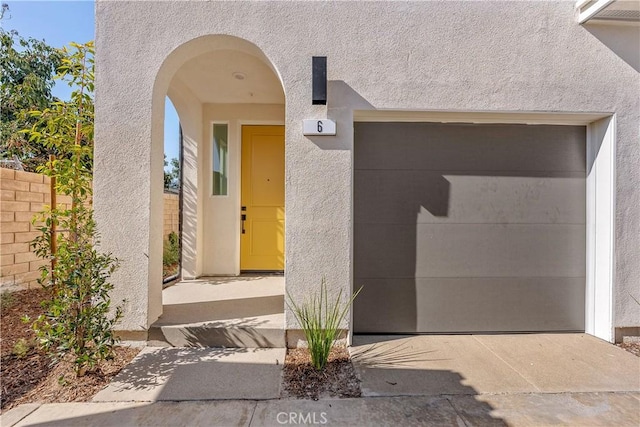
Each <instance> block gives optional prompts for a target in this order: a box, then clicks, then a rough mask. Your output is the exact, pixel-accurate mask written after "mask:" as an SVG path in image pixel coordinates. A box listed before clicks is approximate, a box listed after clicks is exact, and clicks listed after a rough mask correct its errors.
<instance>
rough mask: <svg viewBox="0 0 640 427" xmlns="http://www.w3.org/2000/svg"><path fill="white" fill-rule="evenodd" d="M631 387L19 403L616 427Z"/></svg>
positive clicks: (136, 417) (68, 413) (623, 425)
mask: <svg viewBox="0 0 640 427" xmlns="http://www.w3.org/2000/svg"><path fill="white" fill-rule="evenodd" d="M639 411H640V394H638V393H561V394H551V393H537V394H507V395H480V396H464V395H462V396H410V397H409V396H405V397H366V398H361V399H323V400H319V401H312V400H266V401H250V400H216V401H206V402H203V401H199V402H155V403H143V402H101V403H57V404H48V405H42V406H40V405H22V406H20V407H18V408H16V409H14V410H12V411H10V412H8V413H7V414H6V415H2V426H3V427H12V426H16V427H24V426H51V427H53V426H59V427H73V426H78V427H86V426H114V427H115V426H119V427H128V426H149V427H158V426H172V427H174V426H175V427H178V426H194V427H195V426H203V427H204V426H207V427H209V426H225V427H226V426H278V425H328V426H394V427H395V426H524V427H529V426H536V427H538V426H560V425H562V426H581V427H582V426H584V427H587V426H612V427H613V426H615V427H637V426H638V423H640V417H639Z"/></svg>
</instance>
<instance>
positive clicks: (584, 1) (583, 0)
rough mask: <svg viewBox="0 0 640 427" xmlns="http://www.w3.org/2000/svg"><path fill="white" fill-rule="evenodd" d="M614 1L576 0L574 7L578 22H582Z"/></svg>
mask: <svg viewBox="0 0 640 427" xmlns="http://www.w3.org/2000/svg"><path fill="white" fill-rule="evenodd" d="M614 1H615V0H596V1H589V0H580V1H578V3H577V4H576V9H578V23H579V24H584V23H585V22H587V21H588V20H589V19H591V18H593V17H594V15H596V14H597V13H598V12H600V11H601V10H603V9H604V8H606V7H607V6H609V5H610V4H611V3H613V2H614ZM583 8H584V9H583Z"/></svg>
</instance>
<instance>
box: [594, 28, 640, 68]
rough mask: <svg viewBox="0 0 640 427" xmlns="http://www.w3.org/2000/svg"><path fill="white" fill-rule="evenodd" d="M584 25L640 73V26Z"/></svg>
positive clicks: (595, 65)
mask: <svg viewBox="0 0 640 427" xmlns="http://www.w3.org/2000/svg"><path fill="white" fill-rule="evenodd" d="M583 27H584V28H585V29H586V30H587V31H589V32H590V33H591V34H592V35H593V36H594V37H595V38H597V39H598V40H599V41H600V42H601V43H602V44H604V45H605V46H607V47H608V48H609V49H611V51H613V52H614V53H615V54H616V55H618V57H619V58H620V59H622V60H623V61H624V62H626V63H627V64H629V65H630V66H631V67H633V69H634V70H636V71H637V72H639V73H640V26H637V25H610V24H609V25H607V24H585V25H583ZM594 67H598V64H594Z"/></svg>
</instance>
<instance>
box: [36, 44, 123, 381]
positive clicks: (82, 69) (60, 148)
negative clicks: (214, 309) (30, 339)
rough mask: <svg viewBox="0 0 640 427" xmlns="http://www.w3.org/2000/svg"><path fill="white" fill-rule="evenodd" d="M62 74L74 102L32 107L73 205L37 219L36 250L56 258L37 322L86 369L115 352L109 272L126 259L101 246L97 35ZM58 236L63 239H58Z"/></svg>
mask: <svg viewBox="0 0 640 427" xmlns="http://www.w3.org/2000/svg"><path fill="white" fill-rule="evenodd" d="M63 53H64V58H63V60H62V65H61V66H60V67H59V68H58V78H60V79H62V80H64V81H66V82H67V83H69V84H70V85H71V86H73V87H75V88H76V90H74V91H73V92H72V93H71V100H70V101H65V102H63V101H58V102H55V103H54V104H53V105H52V106H51V107H49V108H45V109H44V110H42V111H31V112H29V114H30V115H31V116H32V117H33V118H35V119H36V123H35V125H34V126H33V128H32V129H30V130H28V129H27V130H25V133H28V135H29V140H30V141H31V140H34V141H39V142H42V143H43V144H44V145H45V146H46V147H47V149H48V150H49V151H50V153H56V158H52V159H51V160H50V161H49V162H47V163H46V164H45V165H43V166H41V167H39V168H38V171H39V172H42V173H44V174H46V175H47V176H50V177H51V179H52V180H54V179H55V188H56V191H57V193H58V194H65V195H67V196H70V198H71V206H70V207H69V206H64V205H59V206H52V207H50V208H49V207H45V210H44V211H43V212H42V213H41V214H40V215H38V217H36V218H34V225H35V226H36V227H37V229H38V230H39V231H40V232H41V234H40V236H38V237H37V238H36V239H34V241H33V242H32V245H33V246H34V248H35V253H36V254H37V255H38V256H39V257H40V258H42V259H46V260H48V261H50V263H47V264H46V265H44V266H43V267H41V272H42V275H41V278H40V280H39V281H40V283H41V284H42V286H43V287H45V288H47V289H49V290H50V291H51V299H50V300H47V301H45V302H44V303H43V308H44V311H45V313H44V314H42V315H40V316H39V317H38V318H37V319H36V320H35V322H33V329H34V331H35V333H36V337H37V339H38V343H39V345H40V346H41V347H42V348H43V349H44V350H45V351H47V353H48V354H49V355H50V356H52V357H53V359H54V360H62V359H67V358H68V359H70V360H71V361H72V363H74V365H75V371H76V374H77V375H78V376H82V375H84V374H85V373H86V372H87V371H89V370H93V369H94V368H95V366H96V364H97V363H98V362H99V361H100V360H103V359H105V358H108V357H109V356H111V355H112V352H113V346H114V345H115V343H116V342H117V338H116V337H115V335H114V333H113V329H114V326H115V324H116V322H118V320H119V319H120V317H121V316H122V309H121V307H111V299H110V296H109V292H110V291H111V290H112V289H113V285H112V284H111V283H109V277H110V276H111V274H112V273H113V272H114V270H115V269H116V268H117V265H118V261H117V260H116V259H115V258H113V257H112V256H111V255H110V254H103V253H100V252H98V251H97V250H96V246H97V245H98V232H97V228H96V223H95V221H94V219H93V211H92V210H91V208H90V202H89V197H90V195H91V190H92V188H91V181H92V173H91V164H92V158H93V119H94V114H93V98H92V94H93V78H94V66H93V53H94V50H93V42H89V43H87V44H84V45H79V44H75V43H72V44H71V49H66V48H65V49H63ZM54 242H56V245H54Z"/></svg>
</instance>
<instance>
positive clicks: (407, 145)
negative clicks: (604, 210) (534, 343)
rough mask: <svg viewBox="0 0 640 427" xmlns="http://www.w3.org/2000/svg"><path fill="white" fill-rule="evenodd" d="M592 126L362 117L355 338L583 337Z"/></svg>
mask: <svg viewBox="0 0 640 427" xmlns="http://www.w3.org/2000/svg"><path fill="white" fill-rule="evenodd" d="M585 143H586V129H585V127H584V126H526V125H463V124H429V123H358V124H356V125H355V143H354V165H355V170H354V277H355V279H354V284H355V285H356V286H358V285H360V284H363V285H365V291H363V294H361V295H360V296H359V297H358V299H357V300H356V302H355V306H354V329H355V330H356V331H357V332H378V333H389V332H391V333H393V332H397V333H411V332H443V333H446V332H500V331H502V332H517V331H563V330H572V331H581V330H584V303H585V297H584V295H585V275H586V256H585V254H586V179H585V176H586V173H585V164H586V161H585V156H586V150H585V145H586V144H585Z"/></svg>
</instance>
